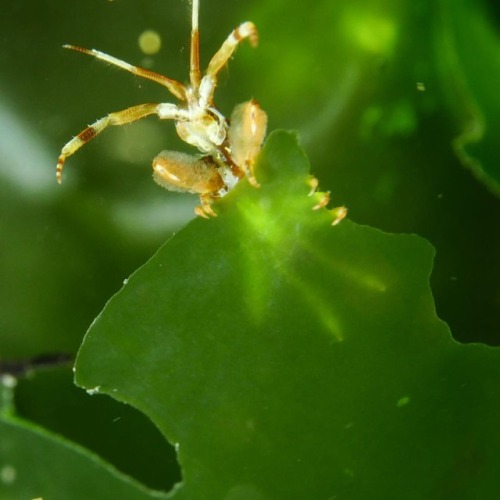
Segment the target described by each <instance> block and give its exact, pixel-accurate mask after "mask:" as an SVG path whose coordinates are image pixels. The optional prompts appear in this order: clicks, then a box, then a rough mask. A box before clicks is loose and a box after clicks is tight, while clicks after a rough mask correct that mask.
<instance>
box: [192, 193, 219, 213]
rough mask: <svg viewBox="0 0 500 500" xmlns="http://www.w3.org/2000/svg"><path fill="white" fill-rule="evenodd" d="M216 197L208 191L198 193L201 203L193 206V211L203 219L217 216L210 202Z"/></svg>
mask: <svg viewBox="0 0 500 500" xmlns="http://www.w3.org/2000/svg"><path fill="white" fill-rule="evenodd" d="M215 199H216V197H215V196H213V195H212V194H210V193H205V194H200V203H201V205H199V206H197V207H195V209H194V213H195V214H196V215H199V216H200V217H203V218H204V219H209V218H210V217H217V214H216V213H215V212H214V210H213V208H212V206H211V205H212V203H213V202H214V201H215Z"/></svg>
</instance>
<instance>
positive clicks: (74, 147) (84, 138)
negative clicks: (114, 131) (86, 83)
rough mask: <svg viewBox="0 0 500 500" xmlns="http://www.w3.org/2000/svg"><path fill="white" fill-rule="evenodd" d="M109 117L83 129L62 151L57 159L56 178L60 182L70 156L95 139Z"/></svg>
mask: <svg viewBox="0 0 500 500" xmlns="http://www.w3.org/2000/svg"><path fill="white" fill-rule="evenodd" d="M107 121H108V117H107V116H106V117H104V118H101V119H100V120H97V121H96V122H95V123H94V124H93V125H90V126H88V127H87V128H86V129H85V130H82V131H81V132H80V133H79V134H78V135H77V136H75V137H73V139H71V141H69V142H68V143H67V144H66V145H65V146H64V147H63V148H62V151H61V154H60V155H59V158H58V160H57V167H56V179H57V182H58V183H59V184H61V182H62V172H63V168H64V163H65V161H66V158H68V156H71V155H72V154H74V153H75V152H76V151H78V149H80V148H81V147H82V146H84V145H85V144H86V143H87V142H89V141H90V140H91V139H93V138H94V137H95V136H96V135H97V134H98V133H99V132H100V131H101V130H102V129H104V128H105V127H106V124H107Z"/></svg>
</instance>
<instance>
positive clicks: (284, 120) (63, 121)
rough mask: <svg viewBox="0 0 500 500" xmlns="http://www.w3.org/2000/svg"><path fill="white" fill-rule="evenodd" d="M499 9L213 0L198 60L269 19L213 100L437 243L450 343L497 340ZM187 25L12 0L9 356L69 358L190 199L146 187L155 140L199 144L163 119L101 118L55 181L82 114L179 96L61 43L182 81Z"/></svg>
mask: <svg viewBox="0 0 500 500" xmlns="http://www.w3.org/2000/svg"><path fill="white" fill-rule="evenodd" d="M495 9H498V7H496V6H495V3H494V2H493V0H490V1H489V2H488V1H486V0H484V1H482V0H476V1H472V0H468V1H467V0H448V1H445V0H440V1H436V0H420V1H415V2H404V3H403V2H397V1H395V0H378V1H376V0H349V1H347V0H337V1H333V0H318V1H316V2H314V3H309V4H304V3H300V2H299V3H290V2H288V1H285V0H255V1H252V2H247V1H242V0H240V1H231V2H229V1H227V0H212V1H210V2H208V1H203V0H202V1H201V15H200V27H201V58H202V61H203V62H204V63H205V64H206V63H207V62H208V60H209V58H210V56H211V55H212V54H213V53H214V52H215V50H216V49H217V48H218V46H219V45H220V44H221V42H222V41H223V39H224V38H225V37H226V36H227V35H228V34H229V32H230V31H231V29H232V28H233V27H235V26H236V25H237V24H239V23H240V22H242V21H245V20H252V21H254V22H255V23H256V24H257V26H258V28H259V32H260V44H259V46H258V48H257V49H255V50H254V49H252V48H250V47H249V46H248V45H247V44H244V46H242V47H241V48H240V49H239V50H238V52H237V54H236V56H235V57H234V60H232V61H231V63H230V65H229V67H228V69H227V70H225V71H224V72H223V74H222V76H221V79H220V82H219V88H218V90H217V93H216V101H217V104H218V106H219V108H220V109H221V111H222V112H223V113H224V114H226V115H229V114H230V112H231V109H232V107H233V106H234V105H235V104H236V103H239V102H242V101H244V100H247V99H249V98H250V97H254V98H256V99H257V100H258V101H259V102H260V103H261V105H262V107H263V108H264V109H265V110H266V111H267V112H268V114H269V128H270V130H272V129H275V128H286V129H297V130H298V131H299V132H300V137H301V139H302V143H303V146H304V147H305V149H306V151H307V153H308V155H309V157H310V160H311V164H312V172H313V173H314V174H315V175H316V176H317V177H318V178H319V180H320V187H321V188H322V189H324V190H327V189H329V190H331V191H332V199H333V203H334V204H336V205H340V204H345V205H346V206H347V207H348V208H349V217H350V218H351V219H352V220H354V221H355V222H358V223H361V224H369V225H372V226H374V227H378V228H380V229H382V230H385V231H391V232H405V233H417V234H419V235H421V236H424V237H425V238H427V239H428V240H429V241H430V242H431V243H432V244H433V245H434V246H435V248H436V250H437V256H436V262H435V269H434V272H433V275H432V277H431V283H432V288H433V292H434V295H435V300H436V308H437V312H438V314H439V316H440V317H441V318H442V319H444V320H445V321H447V322H448V324H449V325H450V327H451V329H452V331H453V334H454V336H455V338H456V339H457V340H460V341H464V342H476V341H479V342H487V343H489V344H493V345H498V344H500V331H499V325H500V321H499V309H500V308H499V305H500V287H499V282H500V279H499V278H500V263H499V258H498V256H499V255H500V230H499V227H500V223H499V221H500V203H499V200H498V194H499V193H500V188H499V185H500V180H499V177H500V175H499V173H498V168H499V167H498V165H499V161H500V146H499V145H498V141H497V140H496V137H495V133H496V130H498V128H496V122H497V121H498V120H499V119H500V97H499V93H498V85H497V83H498V81H500V57H499V55H500V44H499V40H498V26H499V19H500V17H499V14H498V11H496V10H495ZM189 23H190V14H189V5H188V3H187V1H185V0H184V1H182V0H115V1H106V0H88V1H85V2H75V1H69V2H63V1H62V0H52V1H40V2H33V1H27V0H16V1H13V0H6V1H5V2H3V4H2V15H1V16H0V32H1V50H0V63H1V68H2V71H1V73H0V132H1V133H0V151H1V155H0V177H1V182H0V208H1V212H0V213H1V215H0V231H1V240H0V283H1V285H0V301H1V316H0V362H2V363H4V365H5V363H6V362H7V361H9V362H10V361H12V360H23V359H29V358H33V357H37V356H40V355H46V354H50V353H67V354H73V353H75V352H76V349H77V348H78V346H79V344H80V341H81V339H82V337H83V335H84V333H85V331H86V329H87V328H88V326H89V325H90V324H91V322H92V320H93V318H94V317H95V316H96V315H97V314H98V313H99V311H100V310H101V309H102V307H103V305H104V304H105V302H106V300H107V299H108V298H109V297H110V296H111V295H112V294H113V293H114V292H115V291H117V290H118V289H119V288H120V286H121V284H122V282H123V280H124V279H126V278H127V276H128V275H129V274H130V273H131V272H132V271H134V270H135V269H136V268H137V267H138V266H140V265H141V264H142V263H144V262H145V261H146V260H147V259H148V258H149V257H150V256H151V255H152V254H153V253H154V252H155V250H156V249H157V248H158V246H159V245H160V244H161V243H162V242H164V241H165V240H167V239H168V238H169V237H170V236H171V235H172V233H173V232H175V231H177V230H178V229H180V228H181V227H182V226H183V225H184V224H185V223H186V222H187V221H189V220H190V219H191V218H192V217H193V213H192V208H193V207H194V205H195V204H196V203H197V199H196V197H194V196H190V195H180V194H177V193H169V192H167V191H164V190H162V189H161V188H159V187H158V186H157V185H156V184H154V183H153V182H151V170H150V168H151V167H150V165H151V160H152V159H153V157H154V156H155V155H156V154H158V153H159V152H160V151H161V150H163V149H175V150H183V151H191V150H190V149H189V147H188V146H186V145H184V144H183V143H182V142H181V141H180V139H179V138H178V137H177V136H176V133H175V130H174V126H173V124H172V123H168V122H159V121H158V120H157V119H155V118H154V117H153V118H148V119H145V120H143V121H141V122H138V123H135V124H132V125H129V126H124V127H117V128H115V129H109V130H106V131H105V133H104V134H103V135H102V136H100V137H99V138H97V139H96V140H95V141H93V142H92V143H90V144H88V145H87V146H86V147H85V148H83V149H82V150H80V151H78V153H77V154H76V155H75V156H73V157H71V158H70V159H69V160H68V162H67V166H66V169H65V172H64V182H63V184H62V186H58V185H57V184H56V181H55V165H56V161H57V157H58V154H59V151H60V149H61V147H62V146H63V145H64V144H65V143H66V142H67V141H68V140H69V139H70V138H71V137H72V136H73V135H76V134H77V133H78V132H79V131H81V130H82V129H83V128H85V126H86V125H87V124H89V123H92V122H93V121H94V120H95V119H97V118H99V117H101V116H104V115H105V114H106V113H108V112H110V111H117V110H121V109H124V108H126V107H129V106H131V105H134V104H139V103H145V102H171V101H172V97H171V96H170V95H169V94H168V93H167V92H166V91H165V89H164V88H163V87H160V86H158V85H155V84H153V83H152V82H149V81H145V80H142V79H139V78H136V77H134V76H132V75H130V74H128V73H126V72H123V71H119V70H117V69H116V68H112V67H109V66H106V65H105V64H103V63H100V62H98V61H97V60H94V59H92V58H90V57H87V56H84V55H81V54H77V53H74V52H71V51H66V50H64V49H63V48H62V45H63V44H65V43H71V44H75V45H80V46H82V47H87V48H98V49H100V50H102V51H104V52H107V53H109V54H112V55H114V56H116V57H119V58H121V59H124V60H126V61H128V62H130V63H133V64H137V65H141V66H144V67H148V68H150V69H153V70H154V71H157V72H160V73H163V74H165V75H167V76H169V77H172V78H176V79H179V80H182V81H184V80H186V79H187V77H188V58H189V30H190V27H189ZM147 29H152V30H155V31H157V32H158V33H159V34H160V35H161V41H162V46H161V50H160V51H159V52H158V53H156V54H154V55H146V54H144V53H143V52H142V51H141V49H140V47H139V44H138V39H139V36H140V35H141V33H143V32H144V31H145V30H147ZM464 134H465V135H464ZM459 136H462V140H461V141H457V140H456V139H457V137H459ZM469 140H474V141H476V142H471V143H467V141H469ZM459 156H460V159H459ZM257 174H258V172H257ZM179 293H182V290H179ZM160 306H161V305H160Z"/></svg>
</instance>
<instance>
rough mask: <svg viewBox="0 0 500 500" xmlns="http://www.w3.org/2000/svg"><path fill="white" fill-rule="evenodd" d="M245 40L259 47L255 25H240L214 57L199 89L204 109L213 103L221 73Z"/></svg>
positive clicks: (248, 23) (249, 23)
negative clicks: (218, 77)
mask: <svg viewBox="0 0 500 500" xmlns="http://www.w3.org/2000/svg"><path fill="white" fill-rule="evenodd" d="M245 38H248V39H249V40H250V43H251V44H252V46H253V47H255V46H256V45H257V43H258V40H259V38H258V33H257V28H256V27H255V24H253V23H251V22H246V23H243V24H240V25H239V26H238V27H237V28H236V29H234V30H233V31H232V32H231V34H230V35H229V36H228V37H227V38H226V40H225V41H224V43H223V44H222V45H221V47H220V49H219V50H218V51H217V52H216V53H215V55H214V56H213V57H212V59H211V61H210V63H209V64H208V68H207V72H206V74H205V76H204V77H203V79H202V80H201V84H200V89H199V95H200V105H201V107H202V108H204V107H207V106H209V105H210V104H211V103H212V98H213V95H214V91H215V87H216V86H217V75H218V73H219V71H220V70H221V69H222V68H223V67H224V66H225V65H226V64H227V62H228V61H229V58H230V57H231V56H232V55H233V53H234V51H235V50H236V47H237V46H238V44H239V43H240V42H241V41H242V40H244V39H245Z"/></svg>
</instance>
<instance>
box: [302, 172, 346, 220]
mask: <svg viewBox="0 0 500 500" xmlns="http://www.w3.org/2000/svg"><path fill="white" fill-rule="evenodd" d="M307 184H308V185H309V187H310V188H311V190H310V191H309V196H316V197H317V199H318V202H317V203H316V205H314V206H313V207H312V209H313V210H319V209H320V208H323V207H326V206H327V205H328V203H329V202H330V191H326V192H324V193H318V192H317V189H318V179H316V177H314V176H310V177H309V179H308V181H307ZM329 212H330V213H331V214H332V216H333V222H332V226H336V225H337V224H338V223H339V222H340V221H341V220H342V219H345V217H346V216H347V208H346V207H344V206H341V207H334V208H332V209H331V210H329Z"/></svg>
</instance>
